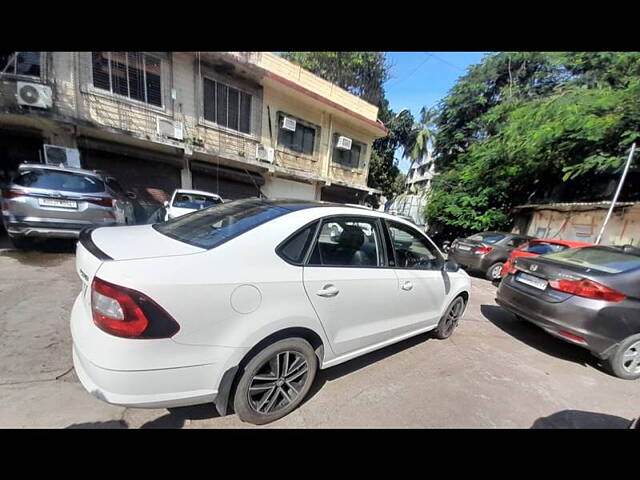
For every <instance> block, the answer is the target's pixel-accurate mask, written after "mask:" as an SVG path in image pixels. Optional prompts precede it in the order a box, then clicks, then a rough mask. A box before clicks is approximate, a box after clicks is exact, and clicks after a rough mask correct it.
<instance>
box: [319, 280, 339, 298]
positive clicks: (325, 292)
mask: <svg viewBox="0 0 640 480" xmlns="http://www.w3.org/2000/svg"><path fill="white" fill-rule="evenodd" d="M338 293H340V290H338V289H337V288H336V287H335V286H334V285H331V284H330V283H329V284H327V285H325V286H324V287H322V288H321V289H320V290H318V291H317V292H316V295H318V296H320V297H335V296H336V295H338Z"/></svg>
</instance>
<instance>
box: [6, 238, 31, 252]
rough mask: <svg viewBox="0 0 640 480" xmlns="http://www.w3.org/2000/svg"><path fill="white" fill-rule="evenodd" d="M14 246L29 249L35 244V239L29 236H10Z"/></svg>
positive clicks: (19, 248)
mask: <svg viewBox="0 0 640 480" xmlns="http://www.w3.org/2000/svg"><path fill="white" fill-rule="evenodd" d="M9 239H10V240H11V243H13V246H14V247H16V248H17V249H18V250H27V249H29V248H31V247H32V246H33V239H32V238H27V237H11V236H10V237H9Z"/></svg>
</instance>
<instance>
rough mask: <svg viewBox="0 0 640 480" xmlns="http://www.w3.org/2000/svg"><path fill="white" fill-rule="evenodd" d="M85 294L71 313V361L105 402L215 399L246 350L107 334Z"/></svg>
mask: <svg viewBox="0 0 640 480" xmlns="http://www.w3.org/2000/svg"><path fill="white" fill-rule="evenodd" d="M85 295H86V294H85V293H81V294H80V295H78V298H77V299H76V301H75V303H74V305H73V309H72V311H71V336H72V338H73V365H74V368H75V371H76V373H77V375H78V378H79V379H80V382H81V383H82V385H83V386H84V388H85V389H86V390H87V391H88V392H89V393H90V394H91V395H93V396H95V397H96V398H98V399H100V400H103V401H105V402H107V403H111V404H114V405H122V406H126V407H138V408H171V407H178V406H186V405H197V404H201V403H208V402H213V401H215V400H216V397H217V396H218V391H219V390H220V388H221V387H220V384H221V381H222V379H223V376H224V373H225V372H226V371H227V370H229V369H230V368H232V367H234V366H235V365H237V364H238V363H239V362H240V360H241V358H242V357H243V356H244V354H245V353H246V351H247V349H244V348H231V347H222V346H220V347H212V346H202V345H184V344H180V343H177V342H175V341H173V340H171V339H159V340H135V339H126V338H119V337H115V336H112V335H109V334H107V333H105V332H103V331H102V330H100V329H99V328H98V327H96V326H95V324H94V323H93V320H92V319H91V316H90V313H89V312H88V308H87V305H86V298H85Z"/></svg>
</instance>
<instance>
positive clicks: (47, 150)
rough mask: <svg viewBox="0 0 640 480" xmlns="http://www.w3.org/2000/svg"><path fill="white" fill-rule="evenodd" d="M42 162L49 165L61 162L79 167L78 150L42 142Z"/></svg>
mask: <svg viewBox="0 0 640 480" xmlns="http://www.w3.org/2000/svg"><path fill="white" fill-rule="evenodd" d="M43 147H44V163H48V164H50V165H60V164H63V165H65V166H67V167H74V168H80V152H79V151H78V149H77V148H67V147H59V146H58V145H47V144H44V145H43Z"/></svg>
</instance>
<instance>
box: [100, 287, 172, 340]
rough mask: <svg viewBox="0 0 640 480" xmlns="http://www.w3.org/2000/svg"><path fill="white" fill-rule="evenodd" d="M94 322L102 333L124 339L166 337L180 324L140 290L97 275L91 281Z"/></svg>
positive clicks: (170, 335)
mask: <svg viewBox="0 0 640 480" xmlns="http://www.w3.org/2000/svg"><path fill="white" fill-rule="evenodd" d="M91 312H92V314H93V323H95V324H96V325H97V326H98V328H100V329H101V330H104V331H105V332H107V333H109V334H111V335H115V336H116V337H125V338H169V337H172V336H174V335H175V334H176V333H178V330H180V325H178V322H176V321H175V320H174V319H173V317H172V316H171V315H169V314H168V313H167V312H166V311H165V310H164V309H163V308H162V307H160V306H159V305H158V304H156V303H155V302H154V301H153V300H151V299H150V298H149V297H147V296H146V295H144V294H143V293H140V292H137V291H136V290H132V289H130V288H125V287H121V286H119V285H114V284H113V283H109V282H106V281H104V280H102V279H100V278H98V277H95V278H94V279H93V283H92V284H91Z"/></svg>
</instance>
